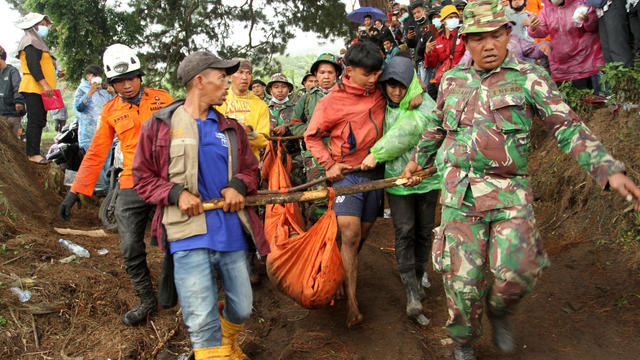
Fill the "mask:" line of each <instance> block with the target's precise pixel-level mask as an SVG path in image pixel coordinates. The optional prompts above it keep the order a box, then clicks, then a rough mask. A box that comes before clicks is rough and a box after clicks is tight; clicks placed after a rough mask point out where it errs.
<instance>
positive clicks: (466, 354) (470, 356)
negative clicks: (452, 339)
mask: <svg viewBox="0 0 640 360" xmlns="http://www.w3.org/2000/svg"><path fill="white" fill-rule="evenodd" d="M453 357H454V358H455V359H456V360H477V359H478V358H477V357H476V353H475V351H473V345H471V344H465V345H458V344H454V345H453Z"/></svg>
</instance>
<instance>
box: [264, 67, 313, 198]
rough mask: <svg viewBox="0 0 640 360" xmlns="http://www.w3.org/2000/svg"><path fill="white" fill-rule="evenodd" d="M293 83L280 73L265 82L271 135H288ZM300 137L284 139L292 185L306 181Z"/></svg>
mask: <svg viewBox="0 0 640 360" xmlns="http://www.w3.org/2000/svg"><path fill="white" fill-rule="evenodd" d="M291 91H293V84H292V83H291V82H290V81H289V79H287V77H286V76H285V75H284V74H282V73H277V74H273V75H272V76H271V80H270V81H269V83H267V87H266V92H267V94H268V95H270V96H271V98H270V99H269V122H270V126H271V135H272V136H290V135H291V131H289V125H291V119H292V118H293V107H294V103H293V101H291V99H289V96H290V95H291ZM302 142H303V141H302V139H299V140H288V141H286V143H285V144H284V145H285V149H286V150H287V152H288V153H289V155H291V160H292V161H291V183H292V184H293V186H297V185H301V184H304V183H305V182H306V178H305V175H304V165H303V162H302V156H301V154H300V152H301V149H302Z"/></svg>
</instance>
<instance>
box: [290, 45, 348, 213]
mask: <svg viewBox="0 0 640 360" xmlns="http://www.w3.org/2000/svg"><path fill="white" fill-rule="evenodd" d="M321 63H330V64H332V65H333V66H334V67H335V68H336V76H340V73H341V71H342V68H341V67H340V65H339V64H338V63H336V61H335V57H334V56H333V55H331V54H322V55H320V56H319V57H318V59H317V60H316V62H315V63H313V65H312V66H311V73H312V74H315V73H316V71H317V70H318V67H319V66H320V64H321ZM329 91H330V89H323V88H321V87H319V86H315V87H313V88H311V89H309V91H307V92H306V93H305V94H304V95H302V96H301V97H300V99H298V102H297V103H296V105H295V107H294V109H293V119H294V120H293V121H292V122H291V125H290V126H289V131H291V135H303V134H304V132H305V131H306V130H307V126H308V125H309V121H311V116H312V115H313V111H314V110H315V108H316V104H317V103H318V100H320V99H322V98H323V97H324V96H325V95H326V94H328V93H329ZM301 156H302V162H303V164H304V172H305V177H306V180H307V182H310V181H313V180H316V179H319V178H321V177H324V176H325V169H324V167H322V165H320V163H318V161H317V160H316V159H315V158H314V157H313V155H311V152H310V151H309V150H307V149H306V148H305V149H304V150H303V151H302V154H301ZM323 186H324V185H323V184H320V185H317V186H315V187H312V188H310V190H313V189H319V188H322V187H323ZM306 205H307V210H306V213H307V214H306V218H307V219H309V220H310V221H311V222H316V221H317V220H318V219H319V218H320V217H321V216H322V214H324V213H325V212H326V211H327V205H328V204H327V202H326V201H325V200H317V201H311V202H309V203H307V204H306Z"/></svg>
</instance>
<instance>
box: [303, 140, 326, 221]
mask: <svg viewBox="0 0 640 360" xmlns="http://www.w3.org/2000/svg"><path fill="white" fill-rule="evenodd" d="M300 155H301V157H302V163H303V166H304V174H305V177H306V182H310V181H313V180H316V179H319V178H321V177H324V176H325V170H324V168H323V167H322V165H320V163H319V162H318V160H316V158H314V157H313V155H311V151H309V150H304V151H303V152H302V153H301V154H300ZM325 185H326V184H325V183H324V182H323V183H321V184H318V185H315V186H312V187H310V188H309V189H307V190H318V189H322V188H323V187H325ZM328 206H329V203H328V202H327V200H314V201H309V202H306V203H305V210H304V217H305V219H306V220H307V223H308V224H309V225H311V224H314V223H315V222H316V221H318V220H319V219H320V217H322V215H323V214H324V213H326V212H327V208H328ZM309 227H310V226H309Z"/></svg>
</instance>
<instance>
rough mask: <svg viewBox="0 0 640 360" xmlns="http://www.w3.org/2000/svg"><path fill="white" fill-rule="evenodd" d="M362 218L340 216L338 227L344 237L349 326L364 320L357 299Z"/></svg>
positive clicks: (342, 249) (343, 260)
mask: <svg viewBox="0 0 640 360" xmlns="http://www.w3.org/2000/svg"><path fill="white" fill-rule="evenodd" d="M360 226H361V225H360V218H359V217H357V216H338V227H339V229H340V236H341V238H342V248H340V255H342V266H343V267H344V272H345V279H344V285H345V290H346V291H345V292H346V295H347V327H348V328H350V327H352V326H355V325H358V324H359V323H361V322H362V314H361V313H360V310H359V309H358V300H357V299H356V283H357V280H358V250H359V247H360V243H361V239H360V237H361V233H362V231H361V227H360Z"/></svg>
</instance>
